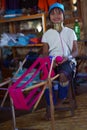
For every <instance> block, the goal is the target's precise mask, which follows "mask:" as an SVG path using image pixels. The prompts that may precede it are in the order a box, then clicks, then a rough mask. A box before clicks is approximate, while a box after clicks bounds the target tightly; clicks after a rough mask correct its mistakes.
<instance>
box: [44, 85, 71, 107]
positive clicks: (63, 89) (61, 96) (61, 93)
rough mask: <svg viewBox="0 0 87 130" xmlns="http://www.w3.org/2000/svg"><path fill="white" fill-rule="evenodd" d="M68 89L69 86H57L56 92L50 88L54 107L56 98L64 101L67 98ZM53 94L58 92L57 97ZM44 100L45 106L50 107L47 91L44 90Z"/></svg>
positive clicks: (56, 101)
mask: <svg viewBox="0 0 87 130" xmlns="http://www.w3.org/2000/svg"><path fill="white" fill-rule="evenodd" d="M68 88H69V86H66V87H62V86H61V85H60V84H58V90H54V87H53V88H52V94H53V103H54V105H56V104H57V103H58V98H59V99H65V98H66V97H67V94H68ZM55 92H58V95H56V94H55ZM45 98H46V102H47V105H50V98H49V89H46V90H45Z"/></svg>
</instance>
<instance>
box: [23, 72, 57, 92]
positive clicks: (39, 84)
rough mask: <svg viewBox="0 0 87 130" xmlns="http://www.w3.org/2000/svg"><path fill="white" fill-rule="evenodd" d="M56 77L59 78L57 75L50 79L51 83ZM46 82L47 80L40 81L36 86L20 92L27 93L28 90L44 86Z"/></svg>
mask: <svg viewBox="0 0 87 130" xmlns="http://www.w3.org/2000/svg"><path fill="white" fill-rule="evenodd" d="M58 76H59V74H57V75H56V76H54V77H52V78H51V81H53V80H54V79H56V78H58ZM46 82H47V80H46V81H42V82H40V83H37V84H35V85H32V86H30V87H27V88H25V89H23V90H22V91H28V90H31V89H33V88H37V87H40V86H43V85H45V83H46Z"/></svg>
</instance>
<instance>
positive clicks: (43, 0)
mask: <svg viewBox="0 0 87 130" xmlns="http://www.w3.org/2000/svg"><path fill="white" fill-rule="evenodd" d="M55 2H59V3H61V0H38V7H39V8H40V9H41V10H43V11H45V12H48V8H49V6H50V5H51V4H53V3H55Z"/></svg>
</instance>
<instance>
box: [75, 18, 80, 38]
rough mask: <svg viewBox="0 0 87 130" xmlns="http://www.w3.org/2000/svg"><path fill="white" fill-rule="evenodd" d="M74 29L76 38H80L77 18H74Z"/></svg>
mask: <svg viewBox="0 0 87 130" xmlns="http://www.w3.org/2000/svg"><path fill="white" fill-rule="evenodd" d="M74 31H75V33H76V36H77V40H80V25H79V22H78V19H76V20H75V23H74Z"/></svg>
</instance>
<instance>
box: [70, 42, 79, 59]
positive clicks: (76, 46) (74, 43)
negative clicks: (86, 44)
mask: <svg viewBox="0 0 87 130" xmlns="http://www.w3.org/2000/svg"><path fill="white" fill-rule="evenodd" d="M71 55H72V57H76V56H77V55H78V45H77V41H73V48H72V52H71Z"/></svg>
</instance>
